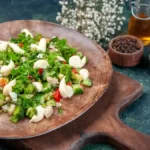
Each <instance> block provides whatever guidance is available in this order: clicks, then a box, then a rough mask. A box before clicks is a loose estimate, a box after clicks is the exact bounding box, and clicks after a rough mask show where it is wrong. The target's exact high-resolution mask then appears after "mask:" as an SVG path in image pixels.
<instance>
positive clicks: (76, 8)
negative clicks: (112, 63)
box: [56, 0, 127, 43]
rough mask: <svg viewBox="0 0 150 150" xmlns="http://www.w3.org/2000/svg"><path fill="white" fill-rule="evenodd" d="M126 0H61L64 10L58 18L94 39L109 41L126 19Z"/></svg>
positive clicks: (67, 25)
mask: <svg viewBox="0 0 150 150" xmlns="http://www.w3.org/2000/svg"><path fill="white" fill-rule="evenodd" d="M125 1H127V0H72V2H70V0H60V1H59V3H60V5H62V10H61V13H58V14H57V17H56V20H57V21H58V22H60V23H61V24H62V25H64V26H66V27H69V28H72V29H75V30H77V31H79V32H81V33H83V34H84V35H85V36H87V37H88V38H90V39H92V40H95V41H97V42H100V43H101V41H106V42H109V40H110V39H111V38H112V36H113V35H114V34H115V33H116V31H120V30H121V27H122V25H123V23H124V20H126V18H125V17H124V16H123V15H122V14H123V11H124V5H125ZM98 6H100V7H98Z"/></svg>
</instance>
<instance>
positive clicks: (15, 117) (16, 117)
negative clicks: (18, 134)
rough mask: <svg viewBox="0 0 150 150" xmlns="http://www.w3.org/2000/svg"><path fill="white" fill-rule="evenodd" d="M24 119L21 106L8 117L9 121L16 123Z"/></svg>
mask: <svg viewBox="0 0 150 150" xmlns="http://www.w3.org/2000/svg"><path fill="white" fill-rule="evenodd" d="M23 118H24V109H23V108H22V107H21V106H17V107H16V108H15V110H14V112H13V115H12V116H11V117H10V121H11V122H13V123H17V122H18V121H19V120H21V119H23Z"/></svg>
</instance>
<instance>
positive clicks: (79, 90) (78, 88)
mask: <svg viewBox="0 0 150 150" xmlns="http://www.w3.org/2000/svg"><path fill="white" fill-rule="evenodd" d="M72 87H73V91H74V94H75V95H77V94H82V93H83V92H84V91H83V88H82V86H81V85H80V84H74V85H73V86H72Z"/></svg>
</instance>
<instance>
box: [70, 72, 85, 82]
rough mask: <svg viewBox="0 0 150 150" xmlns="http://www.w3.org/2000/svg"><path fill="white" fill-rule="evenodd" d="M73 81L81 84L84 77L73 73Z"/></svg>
mask: <svg viewBox="0 0 150 150" xmlns="http://www.w3.org/2000/svg"><path fill="white" fill-rule="evenodd" d="M72 80H73V83H75V84H80V83H81V82H82V80H83V77H82V76H81V75H80V74H74V73H72Z"/></svg>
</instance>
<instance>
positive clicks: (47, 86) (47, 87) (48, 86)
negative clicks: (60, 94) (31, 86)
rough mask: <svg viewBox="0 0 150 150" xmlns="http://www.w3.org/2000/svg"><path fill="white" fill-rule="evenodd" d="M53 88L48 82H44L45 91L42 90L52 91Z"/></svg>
mask: <svg viewBox="0 0 150 150" xmlns="http://www.w3.org/2000/svg"><path fill="white" fill-rule="evenodd" d="M51 89H52V87H51V85H50V84H49V83H48V82H46V83H43V91H42V92H43V93H48V92H50V91H51Z"/></svg>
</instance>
